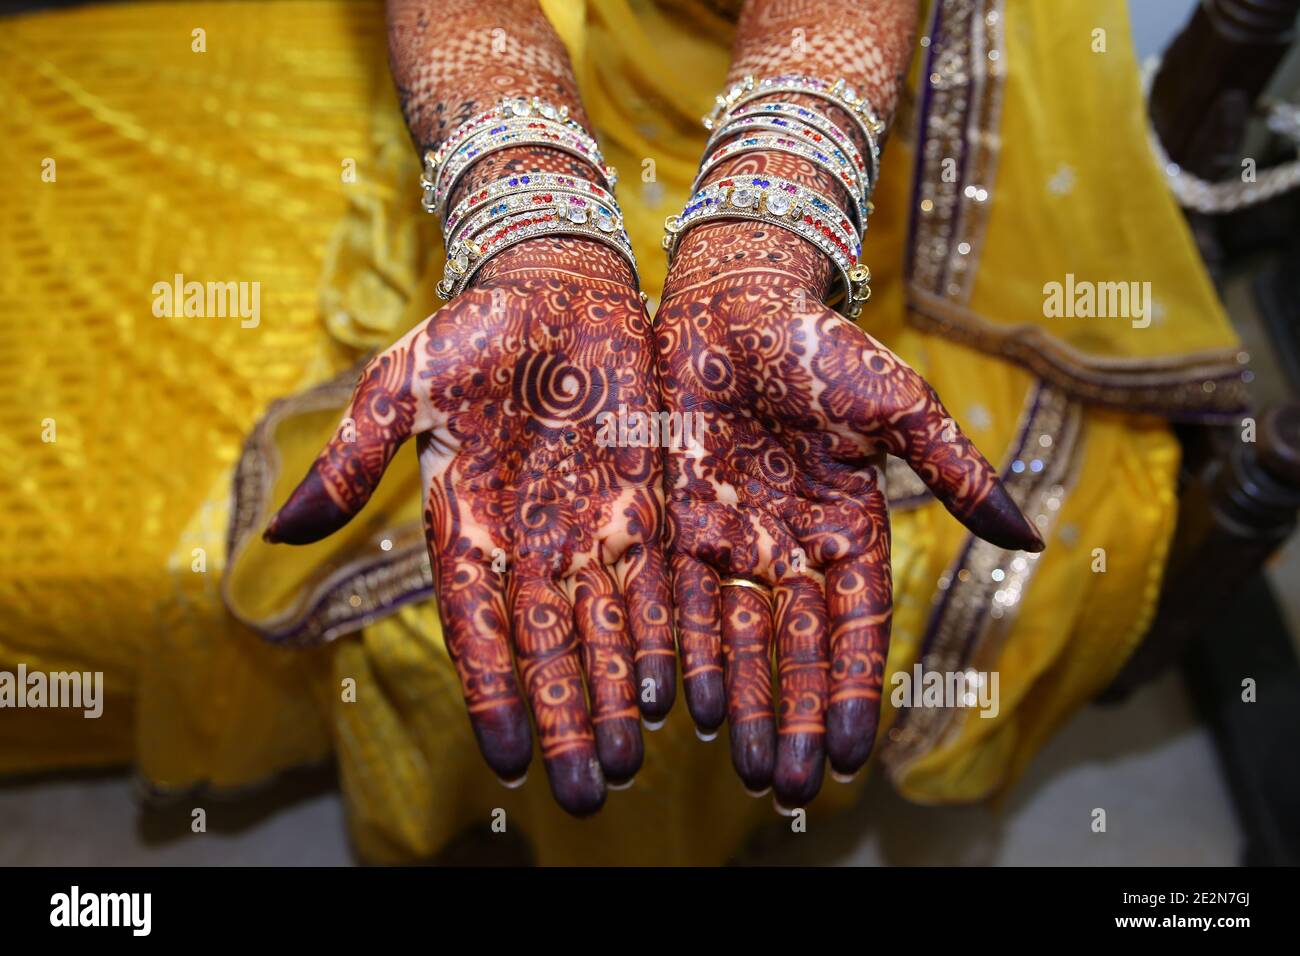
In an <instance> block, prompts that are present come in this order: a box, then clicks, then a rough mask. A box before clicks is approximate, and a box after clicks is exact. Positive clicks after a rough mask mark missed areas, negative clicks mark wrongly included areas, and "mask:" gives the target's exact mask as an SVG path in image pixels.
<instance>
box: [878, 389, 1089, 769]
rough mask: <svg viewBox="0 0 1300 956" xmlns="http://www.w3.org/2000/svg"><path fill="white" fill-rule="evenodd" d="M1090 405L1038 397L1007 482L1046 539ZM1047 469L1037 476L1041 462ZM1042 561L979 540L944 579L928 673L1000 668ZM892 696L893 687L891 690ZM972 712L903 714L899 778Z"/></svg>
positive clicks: (894, 749) (897, 747)
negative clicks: (1000, 658)
mask: <svg viewBox="0 0 1300 956" xmlns="http://www.w3.org/2000/svg"><path fill="white" fill-rule="evenodd" d="M1082 427H1083V406H1082V405H1081V404H1080V403H1078V402H1076V401H1074V400H1072V399H1071V398H1070V397H1069V396H1068V395H1066V394H1065V393H1064V392H1062V391H1060V390H1059V389H1055V388H1052V387H1051V386H1048V385H1040V386H1038V387H1036V388H1034V389H1032V390H1031V391H1030V395H1029V398H1028V401H1027V405H1026V409H1025V412H1024V415H1023V418H1022V426H1021V429H1020V437H1019V440H1018V441H1017V442H1016V444H1015V447H1014V452H1013V458H1012V462H1010V463H1009V465H1013V466H1014V463H1015V462H1019V463H1020V466H1019V467H1020V468H1021V470H1020V471H1016V470H1014V467H1008V468H1006V469H1004V477H1003V482H1004V483H1005V485H1006V488H1007V491H1008V492H1009V493H1010V495H1011V497H1012V498H1013V499H1014V500H1015V502H1016V503H1017V504H1018V505H1020V507H1021V508H1022V509H1023V510H1024V512H1025V513H1026V514H1027V515H1029V517H1030V519H1031V520H1033V521H1034V522H1035V524H1036V525H1037V526H1038V528H1039V530H1040V532H1042V534H1043V536H1044V537H1046V536H1047V534H1048V533H1049V531H1050V530H1051V527H1052V525H1053V524H1054V523H1055V519H1056V516H1057V515H1058V514H1059V513H1060V508H1061V504H1062V502H1063V501H1064V499H1065V496H1066V495H1068V494H1069V492H1070V489H1071V487H1072V485H1073V483H1074V480H1075V477H1076V475H1077V470H1078V464H1079V462H1080V461H1081V460H1082V453H1083V449H1082V444H1083V442H1082ZM1035 461H1037V462H1038V463H1039V470H1037V471H1035V470H1034V462H1035ZM1038 559H1039V555H1036V554H1029V553H1026V552H1019V551H1008V550H1005V549H1002V548H999V547H997V546H996V545H993V544H990V543H989V542H987V541H983V540H981V539H979V538H976V537H974V536H973V535H972V536H970V537H969V538H968V539H967V543H966V545H965V546H964V547H963V549H962V550H961V552H960V553H959V554H958V556H957V558H956V560H955V561H954V562H953V564H952V565H951V567H950V568H949V569H948V571H946V572H945V573H944V575H943V577H941V578H940V579H939V582H938V588H939V590H938V594H937V595H936V597H935V606H934V610H933V611H932V612H931V616H930V621H929V624H928V625H927V627H926V633H925V637H924V639H923V643H922V647H921V653H920V656H919V661H920V663H921V667H922V669H923V671H925V672H929V671H935V672H938V673H940V674H943V675H944V676H945V677H946V676H947V675H948V674H952V673H957V672H960V671H964V670H974V671H984V672H987V671H989V670H993V669H996V668H995V666H994V665H996V663H997V660H998V654H999V651H1000V649H1001V646H1002V642H1003V640H1004V639H1005V637H1006V634H1007V632H1008V630H1009V629H1010V627H1011V624H1012V622H1013V621H1014V620H1015V617H1016V611H1017V610H1018V607H1019V604H1020V601H1021V599H1022V597H1023V595H1024V591H1025V589H1026V588H1027V587H1028V586H1029V583H1030V581H1031V579H1032V577H1033V574H1034V571H1035V570H1036V568H1037V564H1038ZM885 692H886V693H887V692H888V689H887V688H886V691H885ZM971 712H972V709H971V708H969V707H912V708H908V709H900V710H899V711H898V715H897V717H896V719H895V723H894V726H893V727H892V728H891V729H890V731H889V733H888V735H887V736H886V739H885V741H884V742H883V745H882V747H881V761H882V762H883V764H884V766H885V769H886V771H887V772H888V774H889V775H890V777H891V779H894V780H898V779H899V778H901V777H902V776H903V775H904V774H905V773H906V771H907V769H908V767H909V766H910V765H911V764H912V763H913V762H915V761H916V760H918V759H919V758H921V757H923V756H924V755H925V754H927V753H929V752H931V751H932V750H933V749H934V748H936V747H939V746H942V745H943V744H944V743H946V742H947V741H949V740H951V739H952V738H954V737H955V736H956V735H957V734H959V733H960V732H961V729H962V727H963V726H964V725H965V721H966V720H967V719H968V718H969V716H970V713H971Z"/></svg>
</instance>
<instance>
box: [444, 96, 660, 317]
mask: <svg viewBox="0 0 1300 956" xmlns="http://www.w3.org/2000/svg"><path fill="white" fill-rule="evenodd" d="M525 145H543V146H548V147H551V148H554V149H559V150H562V151H564V152H566V153H570V154H572V155H574V156H577V157H579V158H581V159H583V160H585V161H586V162H587V163H588V164H589V165H590V166H592V167H594V168H595V170H596V171H597V173H598V174H599V176H600V178H601V180H602V181H603V182H602V183H594V182H591V181H589V180H587V179H583V178H581V177H578V176H571V175H567V174H563V173H516V174H511V175H509V176H505V177H503V178H501V179H498V180H496V181H495V182H492V183H488V184H487V185H484V186H481V187H479V188H478V189H476V190H475V191H474V192H473V193H471V194H470V195H467V196H464V197H462V198H461V199H460V201H459V202H457V203H456V206H455V208H454V209H452V210H451V211H450V212H447V204H448V200H449V198H450V197H451V195H452V193H453V192H454V191H455V188H456V184H457V183H458V182H459V181H460V179H461V178H462V177H463V176H464V175H465V172H466V171H467V170H468V169H469V167H470V166H471V165H473V164H474V163H475V162H477V161H478V160H479V159H482V158H483V157H484V156H486V155H488V154H490V153H493V152H496V151H497V150H502V149H508V148H510V147H514V146H525ZM617 179H618V176H617V173H615V171H614V169H613V167H611V166H608V165H606V163H605V161H604V158H603V157H602V156H601V153H600V148H599V146H597V145H596V141H595V139H593V138H592V136H591V134H590V133H588V132H587V131H586V130H585V129H583V128H582V127H581V126H580V125H579V124H578V123H576V122H575V121H574V120H572V119H570V118H569V116H568V110H567V109H565V108H564V107H555V106H553V105H551V104H549V103H546V102H543V101H541V100H539V99H537V98H536V97H534V98H533V99H531V100H526V99H507V100H504V101H503V102H502V103H500V104H499V105H498V106H495V107H493V108H492V109H490V110H487V111H485V112H483V113H480V114H478V115H477V116H474V117H472V118H471V119H469V120H467V121H466V122H464V123H462V124H461V125H460V126H458V127H457V128H456V129H454V130H453V131H452V132H451V134H450V135H449V136H448V137H447V139H446V140H445V141H444V142H443V143H442V145H441V146H440V147H439V148H438V149H437V150H436V151H432V152H429V153H426V154H425V169H424V175H423V176H422V177H421V179H420V185H421V187H422V188H423V189H424V201H423V205H424V208H425V210H426V211H428V212H431V213H434V214H436V215H439V216H442V215H444V213H445V214H446V215H445V219H444V222H443V237H444V239H445V240H446V243H447V264H446V268H445V271H444V273H443V277H442V281H440V282H439V283H438V286H437V291H438V294H439V295H440V296H441V297H442V298H444V299H451V298H454V297H455V296H457V295H459V294H460V293H461V292H462V291H464V289H465V288H466V286H468V285H469V283H470V281H471V280H472V279H473V278H474V276H475V275H476V274H477V273H478V271H479V270H480V269H481V268H482V267H483V265H484V264H485V263H486V262H487V261H488V259H490V258H491V257H492V256H494V255H496V254H497V253H498V252H501V251H502V250H503V249H507V248H509V247H510V246H512V245H515V244H516V243H518V242H522V241H524V240H525V239H531V238H535V237H538V236H546V235H566V236H582V237H585V238H589V239H594V240H596V241H597V242H600V243H602V244H604V245H606V246H609V247H610V248H611V249H613V250H614V251H616V252H617V253H618V254H619V255H621V256H622V257H623V258H624V260H626V262H627V264H628V266H629V267H630V268H631V270H632V274H633V277H635V276H636V272H637V268H636V259H635V257H634V256H633V255H632V244H631V242H630V241H629V240H628V236H627V232H626V230H625V229H624V228H623V215H622V213H621V212H620V211H619V208H618V203H617V202H616V201H615V200H614V196H613V193H612V190H613V188H614V184H615V183H616V182H617Z"/></svg>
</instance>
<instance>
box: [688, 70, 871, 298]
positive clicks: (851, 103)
mask: <svg viewBox="0 0 1300 956" xmlns="http://www.w3.org/2000/svg"><path fill="white" fill-rule="evenodd" d="M783 93H794V94H800V95H804V96H811V97H815V98H817V99H821V100H824V101H826V102H828V103H830V104H832V105H833V106H835V107H837V108H839V109H840V110H843V111H844V112H846V113H847V114H848V115H849V116H850V117H851V118H852V120H853V122H854V123H855V124H856V126H857V129H858V132H860V133H861V135H862V142H863V143H865V144H866V146H867V152H868V155H869V160H867V159H864V158H863V155H862V150H861V149H860V148H859V146H858V144H857V143H856V142H855V141H854V139H853V137H852V136H850V135H849V134H848V133H847V132H846V131H845V130H844V129H843V128H841V127H840V126H839V125H838V124H836V123H835V122H834V121H832V120H831V119H830V117H829V116H827V115H826V114H824V113H822V112H820V111H818V110H815V109H812V108H810V107H808V106H804V105H802V104H796V103H788V102H782V101H779V100H774V99H772V97H774V96H776V95H778V94H783ZM760 98H763V100H764V101H763V102H761V103H756V102H754V101H755V100H758V99H760ZM704 126H705V128H706V129H708V130H709V131H710V133H711V135H710V137H709V141H708V145H707V146H706V147H705V150H706V155H705V157H704V160H703V161H702V162H701V164H700V171H699V174H698V175H697V176H696V178H695V182H694V184H693V185H692V187H691V190H692V196H691V198H690V200H688V201H687V203H686V207H685V208H684V209H683V210H682V212H681V214H680V215H677V216H670V217H669V218H668V219H667V220H666V221H665V223H664V229H665V235H664V241H663V246H664V249H665V250H667V252H668V256H669V260H670V261H671V259H672V256H673V254H674V252H675V251H676V249H677V244H678V240H679V239H680V238H681V236H682V234H683V233H684V232H685V231H686V230H687V229H689V228H690V227H692V226H694V225H695V224H697V223H699V222H703V221H706V220H710V219H751V220H756V221H759V222H766V223H770V224H771V225H774V226H777V227H779V228H782V229H786V230H788V231H790V232H793V233H794V234H795V235H799V236H802V237H803V238H805V239H807V240H808V241H810V242H812V243H813V245H815V246H816V247H817V248H818V249H819V250H821V252H823V253H824V254H825V255H826V256H827V257H828V258H829V259H830V260H831V262H832V263H833V264H834V265H835V268H836V269H837V271H838V272H839V274H840V287H841V289H842V294H841V296H840V299H839V307H840V310H841V311H842V312H843V313H844V314H845V315H848V316H849V317H851V318H856V317H857V316H858V314H859V313H860V312H861V310H862V304H863V303H864V302H866V301H867V299H868V298H870V296H871V289H870V287H869V285H868V283H869V282H870V281H871V273H870V271H869V270H868V269H867V268H866V267H865V266H862V265H860V264H858V261H857V260H858V256H859V255H860V254H861V251H862V236H863V234H864V233H865V232H866V229H867V216H868V215H869V214H870V213H871V210H872V206H871V193H872V191H873V190H874V189H875V185H876V179H877V177H878V175H879V171H880V145H879V137H880V134H881V133H882V132H884V124H883V123H881V122H880V120H879V119H878V118H877V117H876V114H875V112H874V110H872V108H871V105H870V104H869V103H868V102H867V101H866V100H865V99H864V98H862V97H860V96H858V95H857V93H855V92H854V91H853V89H852V88H851V87H849V86H847V85H846V84H845V83H844V81H843V80H836V81H835V82H833V83H831V82H828V81H826V80H820V79H817V78H815V77H806V76H777V77H771V78H768V79H763V80H755V79H754V78H753V77H752V76H751V77H746V78H745V79H744V80H743V81H741V82H740V83H737V84H736V85H735V86H733V87H732V88H731V89H730V90H728V91H727V93H725V94H724V95H722V96H719V97H718V100H717V105H716V106H715V107H714V110H713V112H712V113H711V114H710V115H709V116H707V117H705V118H704ZM758 151H763V152H779V153H788V154H791V155H794V156H799V157H800V158H802V159H805V160H807V161H808V162H809V163H811V164H812V165H813V166H816V167H817V168H819V169H821V170H822V171H824V172H826V173H828V174H829V175H830V176H831V177H833V178H834V180H835V181H836V182H838V183H839V184H841V185H842V186H843V187H844V190H845V192H846V193H847V195H848V197H849V200H850V202H849V209H848V211H847V212H845V211H844V210H843V209H841V207H840V203H839V202H837V201H836V200H833V199H831V198H829V197H827V196H825V195H823V194H822V193H820V192H818V191H817V190H815V189H810V188H809V187H807V186H803V185H800V184H798V183H794V182H791V181H789V180H786V179H781V178H778V177H775V176H766V175H744V176H731V177H728V178H725V179H720V180H718V181H716V182H713V183H708V184H706V180H707V177H708V175H709V173H711V172H713V171H714V170H715V169H716V168H717V167H718V166H719V165H720V164H721V163H723V162H725V161H726V160H729V159H732V158H733V157H735V156H739V155H742V154H744V153H750V152H758ZM868 163H869V165H868Z"/></svg>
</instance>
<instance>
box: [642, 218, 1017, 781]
mask: <svg viewBox="0 0 1300 956" xmlns="http://www.w3.org/2000/svg"><path fill="white" fill-rule="evenodd" d="M680 256H681V257H680V258H679V259H678V260H677V262H676V264H675V266H674V270H673V273H672V275H671V276H670V277H669V286H668V288H667V289H666V291H665V297H664V300H663V303H662V304H661V307H660V310H659V314H658V316H657V317H656V324H655V332H656V345H657V350H658V356H659V378H660V384H661V388H662V392H663V396H664V402H665V406H666V407H667V408H668V409H669V410H670V411H681V412H687V411H691V412H698V413H700V414H701V415H703V416H704V419H705V422H706V426H705V428H704V429H703V434H702V445H703V454H702V455H701V456H698V457H691V456H689V455H686V454H683V453H682V452H681V451H676V450H672V449H670V450H669V451H668V453H667V461H666V476H665V478H666V483H667V485H666V487H667V493H668V525H669V552H670V555H671V560H672V564H673V568H674V573H675V577H676V594H675V597H676V604H677V620H678V631H679V634H680V641H681V654H682V667H683V686H684V690H685V694H686V700H687V705H688V707H689V708H690V711H691V714H692V716H693V717H694V719H695V721H696V723H697V724H698V725H699V726H700V727H701V729H702V730H703V731H705V732H708V731H712V730H714V729H716V728H717V727H718V726H719V725H720V724H721V722H722V720H723V717H724V712H725V717H726V719H727V721H728V723H729V726H730V728H731V746H732V760H733V763H734V764H735V766H736V770H737V772H738V774H739V775H740V777H741V779H742V780H743V782H744V783H745V785H746V787H747V788H749V789H750V790H751V791H759V790H762V789H765V788H766V787H767V786H769V785H771V786H773V787H774V788H775V791H776V797H777V800H778V802H779V803H781V804H782V805H784V806H798V805H801V804H802V803H804V802H806V801H807V800H809V799H811V798H812V797H813V796H814V795H815V794H816V793H817V790H818V789H819V788H820V786H821V777H822V763H823V760H824V758H825V757H827V756H829V758H830V761H831V767H832V769H833V770H834V771H835V772H836V773H838V774H852V773H854V772H855V771H856V770H857V769H858V768H860V767H861V766H862V764H863V763H864V762H865V761H866V759H867V757H868V756H869V754H870V751H871V745H872V741H873V739H874V735H875V729H876V723H877V719H878V711H879V702H880V693H881V686H882V683H883V680H884V672H885V660H886V656H887V653H888V645H889V623H890V571H889V518H888V512H887V509H886V504H885V496H884V488H883V487H882V474H883V473H882V471H881V468H880V466H881V465H882V463H883V455H884V453H886V452H889V453H892V454H894V455H897V456H899V457H901V458H903V459H904V460H906V461H907V462H908V463H909V464H910V465H911V466H912V468H913V469H914V470H915V471H916V472H917V473H918V474H919V475H920V477H921V478H922V479H923V480H924V481H925V482H926V484H927V485H928V486H929V487H930V489H931V490H932V491H933V492H934V494H935V495H936V497H938V498H939V500H941V501H942V502H943V503H944V504H945V506H947V508H948V509H949V511H951V512H952V513H953V514H954V515H955V516H956V517H957V518H958V519H960V520H961V521H962V522H963V523H965V524H966V525H967V526H968V527H969V528H970V529H971V530H972V531H974V532H975V533H976V534H979V535H980V536H981V537H984V538H987V539H989V540H991V541H994V542H996V543H999V544H1000V545H1001V546H1003V547H1009V548H1020V549H1025V550H1033V551H1037V550H1040V549H1041V548H1042V541H1041V539H1040V538H1039V536H1038V534H1037V532H1036V531H1035V529H1034V528H1033V526H1032V525H1031V524H1029V522H1028V521H1027V520H1026V519H1025V518H1024V516H1023V515H1022V514H1021V513H1020V511H1019V509H1018V508H1017V507H1016V506H1015V504H1014V503H1013V502H1012V500H1011V499H1010V497H1009V496H1008V495H1007V493H1006V491H1005V490H1004V489H1003V487H1002V485H1001V483H1000V482H999V481H998V478H997V475H996V473H995V472H994V471H993V469H992V467H991V466H990V465H989V464H988V462H987V461H985V459H984V458H983V457H982V456H981V455H980V453H979V452H978V451H977V450H976V449H975V447H974V446H973V445H972V444H971V443H970V442H969V441H968V440H967V439H966V438H965V436H963V435H962V434H961V432H960V430H959V429H958V428H957V426H956V424H955V423H954V422H953V420H952V419H951V417H950V416H949V415H948V413H947V412H946V410H945V409H944V407H943V405H942V404H941V403H940V401H939V399H938V397H937V396H936V395H935V394H934V391H933V390H932V389H931V388H930V387H929V385H927V384H926V383H925V381H924V380H923V379H922V378H921V377H920V376H919V375H917V374H916V372H915V371H913V370H912V369H911V368H910V367H908V366H907V365H906V364H905V363H904V362H903V361H902V360H901V359H899V358H898V357H897V356H895V355H894V354H893V353H892V352H890V351H889V350H888V349H887V348H885V347H884V346H883V345H881V344H880V343H879V342H877V341H875V340H874V339H872V338H871V337H870V336H869V335H867V334H866V333H864V332H863V331H862V330H861V329H859V328H858V327H857V326H855V325H853V324H852V323H850V322H848V321H846V320H844V319H843V318H842V317H841V316H839V315H837V314H836V313H834V312H832V311H831V310H829V309H828V308H826V307H825V306H823V305H821V304H820V303H819V302H818V299H819V297H820V295H821V293H822V292H824V289H825V280H826V278H827V275H826V273H827V272H828V270H827V269H825V268H823V267H824V264H825V262H824V259H823V258H822V257H821V256H820V254H819V253H817V251H816V249H815V248H813V247H812V246H811V245H810V244H808V243H806V242H805V241H804V240H802V239H800V238H798V237H796V236H793V235H791V234H789V233H786V232H783V231H782V230H779V229H770V228H767V227H765V226H763V225H762V224H750V223H744V224H740V223H720V224H711V225H709V226H707V227H704V226H702V227H699V228H698V229H696V230H694V231H693V232H692V233H690V234H688V235H687V236H686V237H685V239H684V240H683V244H682V249H681V253H680ZM735 577H739V578H745V579H749V580H752V581H755V582H760V583H762V584H764V585H766V586H768V587H770V588H772V602H771V604H770V605H769V604H768V603H767V602H766V601H765V600H764V599H763V596H762V594H761V592H758V591H755V590H754V589H751V588H741V587H721V588H720V589H719V584H720V583H721V579H725V578H735ZM773 651H774V653H775V658H776V673H777V687H776V693H777V701H776V704H775V707H774V706H773V702H772V690H773V688H772V686H771V674H770V671H769V667H768V660H769V656H768V655H769V654H770V653H772V652H773Z"/></svg>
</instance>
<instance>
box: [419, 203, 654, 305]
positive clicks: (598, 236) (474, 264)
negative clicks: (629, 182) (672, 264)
mask: <svg viewBox="0 0 1300 956" xmlns="http://www.w3.org/2000/svg"><path fill="white" fill-rule="evenodd" d="M583 198H584V199H585V197H583ZM540 236H577V237H580V238H585V239H594V240H596V241H597V242H600V243H602V244H604V245H606V246H608V247H609V248H611V249H613V250H614V251H616V252H617V253H618V254H619V255H620V256H622V257H623V259H624V260H625V261H626V262H627V264H628V267H629V268H630V269H631V270H632V279H633V281H634V283H635V284H636V285H638V286H639V285H640V277H639V275H638V273H637V266H636V256H635V255H633V253H632V243H631V241H630V240H629V239H628V236H627V232H626V230H625V229H624V228H623V219H622V216H621V215H619V214H618V211H617V210H616V209H612V208H609V207H607V206H603V205H602V204H601V203H598V202H594V201H592V202H591V207H590V208H580V207H578V206H570V205H569V204H567V203H564V204H559V203H557V204H555V205H553V206H551V207H549V208H542V209H535V210H529V211H527V212H524V213H522V214H520V215H515V216H511V217H509V218H507V219H501V220H496V221H494V222H493V223H492V224H491V225H489V226H488V227H487V228H486V229H484V230H483V231H482V232H480V233H479V234H477V235H474V236H472V237H471V238H468V239H463V240H462V239H459V238H458V239H457V240H456V241H455V243H453V246H452V248H451V249H449V255H448V259H447V271H446V272H445V273H444V275H443V278H442V281H440V282H439V283H438V286H437V292H438V295H439V296H441V297H442V298H443V299H452V298H455V297H456V296H457V295H459V294H460V293H461V292H463V291H464V290H465V288H466V287H467V286H468V285H469V283H470V282H471V281H472V280H473V278H474V276H475V274H477V273H478V271H479V270H480V269H481V268H483V266H484V265H485V264H486V263H487V262H488V260H489V259H491V258H492V257H493V256H495V255H497V254H498V253H500V252H501V251H503V250H505V249H508V248H510V247H511V246H513V245H516V244H518V243H520V242H523V241H524V240H526V239H533V238H537V237H540Z"/></svg>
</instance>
